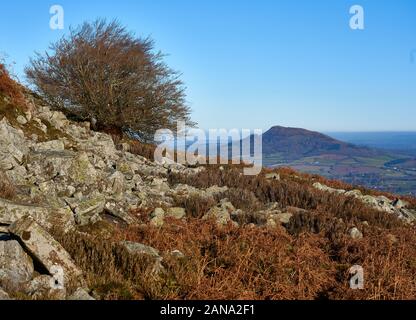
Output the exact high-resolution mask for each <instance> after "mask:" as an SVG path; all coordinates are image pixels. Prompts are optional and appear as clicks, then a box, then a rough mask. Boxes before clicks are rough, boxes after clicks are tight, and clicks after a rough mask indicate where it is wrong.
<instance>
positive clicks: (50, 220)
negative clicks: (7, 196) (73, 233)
mask: <svg viewBox="0 0 416 320" xmlns="http://www.w3.org/2000/svg"><path fill="white" fill-rule="evenodd" d="M26 215H30V216H31V217H33V219H35V220H36V221H37V222H38V223H39V224H40V225H42V226H43V227H45V228H51V227H53V226H56V225H59V226H61V227H63V228H64V230H69V229H71V228H72V227H73V226H74V224H75V221H74V217H73V214H72V211H71V210H70V209H69V208H48V207H38V206H33V205H21V204H16V203H14V202H11V201H8V200H3V199H0V223H1V224H7V225H10V224H12V223H13V222H15V221H17V220H19V219H21V218H22V217H24V216H26Z"/></svg>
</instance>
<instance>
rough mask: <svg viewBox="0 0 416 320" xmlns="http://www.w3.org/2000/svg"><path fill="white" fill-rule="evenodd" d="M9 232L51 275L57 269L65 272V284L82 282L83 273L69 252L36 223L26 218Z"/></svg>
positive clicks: (19, 221)
mask: <svg viewBox="0 0 416 320" xmlns="http://www.w3.org/2000/svg"><path fill="white" fill-rule="evenodd" d="M9 231H10V232H11V233H12V234H14V235H15V236H17V237H18V238H19V239H20V241H21V243H22V244H23V245H24V246H25V248H26V250H27V251H28V252H29V253H30V255H31V256H32V257H34V258H35V259H36V260H37V261H38V262H39V263H40V264H41V265H42V266H43V267H44V268H45V269H46V270H47V271H48V272H49V273H50V274H55V273H56V270H57V268H60V269H61V270H62V272H63V278H64V280H65V284H64V285H66V284H67V283H73V282H75V283H78V282H82V281H83V280H82V271H81V270H80V269H79V268H78V267H77V266H76V265H75V263H74V262H73V261H72V259H71V257H70V255H69V254H68V252H66V251H65V249H64V248H63V247H62V246H61V245H60V244H59V243H58V242H57V241H56V240H55V239H54V238H52V236H51V235H50V234H49V233H48V232H46V230H45V229H43V228H42V227H41V226H40V225H39V224H38V223H36V221H35V220H34V219H33V218H32V217H30V216H26V217H23V218H22V219H20V220H18V221H16V222H15V223H13V224H12V225H11V226H10V228H9Z"/></svg>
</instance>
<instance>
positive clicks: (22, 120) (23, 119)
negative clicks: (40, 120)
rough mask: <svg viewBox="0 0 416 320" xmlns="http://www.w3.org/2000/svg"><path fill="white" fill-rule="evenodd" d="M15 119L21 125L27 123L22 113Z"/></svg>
mask: <svg viewBox="0 0 416 320" xmlns="http://www.w3.org/2000/svg"><path fill="white" fill-rule="evenodd" d="M16 121H17V122H18V123H19V124H21V125H23V126H24V125H25V124H26V123H27V119H26V118H25V117H24V116H22V115H19V116H17V118H16Z"/></svg>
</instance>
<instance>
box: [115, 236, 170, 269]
mask: <svg viewBox="0 0 416 320" xmlns="http://www.w3.org/2000/svg"><path fill="white" fill-rule="evenodd" d="M120 244H121V245H122V246H123V247H124V248H125V249H126V250H127V251H128V252H129V253H130V254H134V255H138V256H143V257H145V258H147V259H149V261H150V265H149V269H150V271H151V273H152V274H154V275H160V273H161V272H163V271H164V267H163V265H162V261H163V258H162V257H161V256H160V254H159V251H158V250H156V249H155V248H152V247H149V246H146V245H144V244H141V243H136V242H131V241H122V242H121V243H120Z"/></svg>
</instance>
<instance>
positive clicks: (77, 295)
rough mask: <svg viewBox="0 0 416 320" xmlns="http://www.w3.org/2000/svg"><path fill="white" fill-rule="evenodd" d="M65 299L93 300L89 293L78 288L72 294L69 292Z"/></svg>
mask: <svg viewBox="0 0 416 320" xmlns="http://www.w3.org/2000/svg"><path fill="white" fill-rule="evenodd" d="M67 300H77V301H92V300H95V299H94V298H93V297H91V296H90V295H89V293H88V292H87V291H86V290H85V289H83V288H78V289H77V290H76V291H75V292H74V293H73V294H71V295H70V296H69V297H68V299H67Z"/></svg>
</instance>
